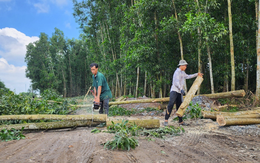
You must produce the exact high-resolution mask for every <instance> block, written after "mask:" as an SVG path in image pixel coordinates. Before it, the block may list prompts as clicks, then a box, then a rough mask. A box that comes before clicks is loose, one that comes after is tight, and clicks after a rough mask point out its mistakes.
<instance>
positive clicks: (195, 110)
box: [187, 103, 202, 119]
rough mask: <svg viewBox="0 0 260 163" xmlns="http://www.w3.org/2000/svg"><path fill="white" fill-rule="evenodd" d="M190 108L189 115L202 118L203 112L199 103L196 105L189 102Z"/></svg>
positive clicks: (192, 117)
mask: <svg viewBox="0 0 260 163" xmlns="http://www.w3.org/2000/svg"><path fill="white" fill-rule="evenodd" d="M189 106H190V109H189V110H188V113H187V116H188V117H189V118H191V119H194V118H195V119H197V118H201V117H202V114H201V107H200V106H199V104H198V103H196V104H195V105H193V104H192V103H190V104H189Z"/></svg>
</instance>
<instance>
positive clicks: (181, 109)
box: [176, 76, 203, 117]
mask: <svg viewBox="0 0 260 163" xmlns="http://www.w3.org/2000/svg"><path fill="white" fill-rule="evenodd" d="M202 81H203V78H202V77H200V76H197V78H196V80H195V81H194V82H193V84H192V86H191V88H190V90H189V92H188V93H187V95H186V96H185V99H184V101H183V102H182V104H181V106H180V107H179V109H178V111H177V112H176V115H177V116H179V117H182V116H183V114H184V112H185V110H186V108H187V107H188V106H189V104H190V102H191V100H192V99H193V97H194V95H195V93H196V92H197V90H198V89H199V87H200V85H201V83H202Z"/></svg>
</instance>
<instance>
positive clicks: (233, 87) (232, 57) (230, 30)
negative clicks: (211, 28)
mask: <svg viewBox="0 0 260 163" xmlns="http://www.w3.org/2000/svg"><path fill="white" fill-rule="evenodd" d="M228 18H229V39H230V58H231V91H234V90H235V84H236V83H235V82H236V79H235V57H234V44H233V33H232V13H231V0H228Z"/></svg>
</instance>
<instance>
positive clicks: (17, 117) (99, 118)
mask: <svg viewBox="0 0 260 163" xmlns="http://www.w3.org/2000/svg"><path fill="white" fill-rule="evenodd" d="M0 120H81V121H82V120H91V121H92V120H93V121H94V122H106V120H107V115H106V114H93V115H92V114H90V115H54V114H37V115H2V116H0Z"/></svg>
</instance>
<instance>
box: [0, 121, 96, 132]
mask: <svg viewBox="0 0 260 163" xmlns="http://www.w3.org/2000/svg"><path fill="white" fill-rule="evenodd" d="M98 124H100V122H92V121H90V120H88V121H60V122H41V123H25V124H14V125H1V126H0V130H2V129H8V130H10V129H12V128H14V129H16V130H20V129H22V127H24V129H25V130H46V129H60V128H70V127H84V126H97V125H98Z"/></svg>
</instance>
